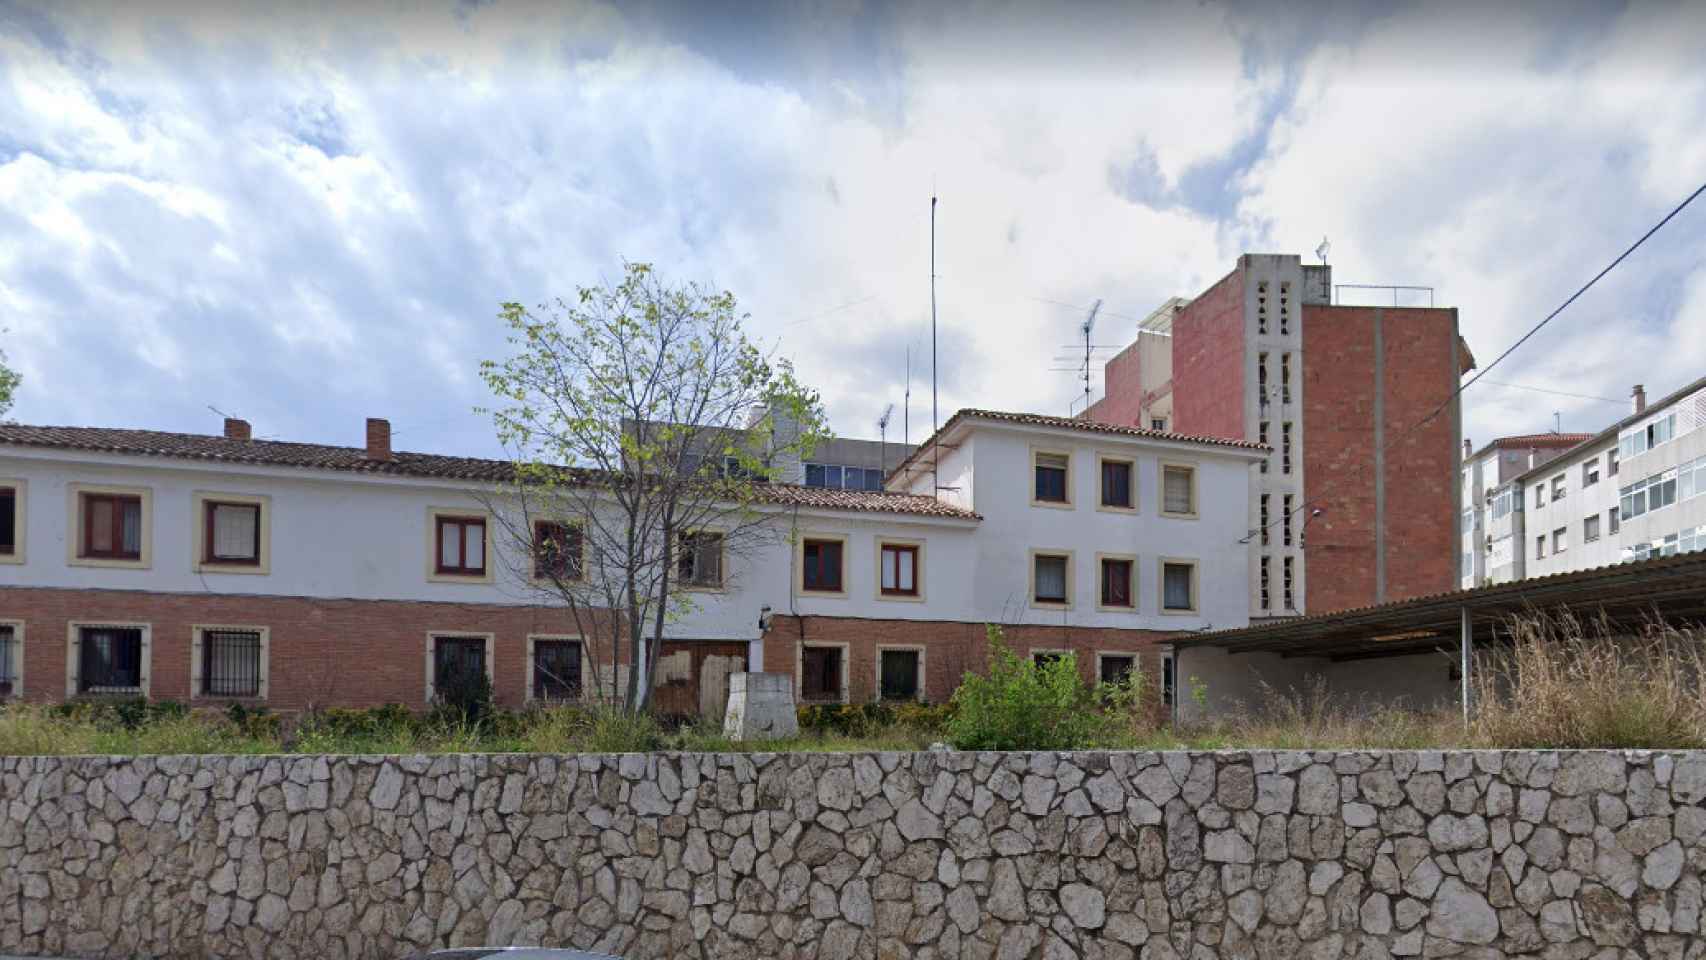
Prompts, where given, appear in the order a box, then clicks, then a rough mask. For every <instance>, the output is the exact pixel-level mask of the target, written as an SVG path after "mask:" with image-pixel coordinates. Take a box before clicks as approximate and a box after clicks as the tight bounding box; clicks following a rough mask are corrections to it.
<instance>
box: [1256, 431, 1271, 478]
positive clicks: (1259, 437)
mask: <svg viewBox="0 0 1706 960" xmlns="http://www.w3.org/2000/svg"><path fill="white" fill-rule="evenodd" d="M1256 442H1257V443H1260V444H1261V445H1262V446H1264V447H1265V446H1267V445H1268V421H1266V420H1263V421H1262V422H1261V423H1259V424H1257V425H1256ZM1268 459H1269V458H1267V457H1263V458H1262V465H1261V467H1260V469H1261V472H1263V473H1267V472H1268Z"/></svg>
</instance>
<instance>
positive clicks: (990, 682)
mask: <svg viewBox="0 0 1706 960" xmlns="http://www.w3.org/2000/svg"><path fill="white" fill-rule="evenodd" d="M988 635H989V675H988V676H986V677H985V676H978V675H977V674H975V673H967V674H966V675H965V679H964V680H962V681H961V682H960V687H959V689H958V690H955V691H954V700H953V703H954V714H953V718H952V719H951V720H950V721H949V722H948V735H949V737H950V738H951V740H952V741H953V744H954V746H955V747H958V748H959V749H961V750H1073V749H1081V748H1084V747H1088V746H1091V745H1093V744H1094V743H1096V742H1098V741H1099V740H1100V739H1102V737H1103V736H1105V734H1106V733H1107V719H1106V717H1105V716H1104V715H1103V713H1102V712H1101V711H1100V710H1099V709H1098V708H1097V704H1096V702H1095V697H1094V695H1093V692H1092V691H1091V689H1090V688H1089V687H1088V686H1086V685H1085V684H1084V682H1083V681H1082V680H1080V679H1079V677H1078V658H1077V657H1076V656H1075V655H1073V654H1070V653H1069V654H1067V655H1065V656H1062V657H1058V658H1055V659H1053V660H1050V661H1048V662H1047V663H1044V664H1042V665H1038V664H1036V663H1035V662H1033V661H1031V660H1030V659H1028V658H1021V657H1019V656H1018V655H1016V654H1014V653H1013V651H1012V650H1010V649H1008V647H1007V643H1006V640H1005V638H1004V636H1003V634H1002V632H1001V628H1000V627H998V626H995V625H993V624H992V625H990V626H989V628H988Z"/></svg>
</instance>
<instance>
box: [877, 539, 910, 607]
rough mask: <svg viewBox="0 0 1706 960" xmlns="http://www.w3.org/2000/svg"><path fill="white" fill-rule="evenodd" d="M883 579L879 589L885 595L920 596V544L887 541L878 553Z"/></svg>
mask: <svg viewBox="0 0 1706 960" xmlns="http://www.w3.org/2000/svg"><path fill="white" fill-rule="evenodd" d="M878 559H879V561H880V562H881V564H882V570H881V575H882V579H881V580H879V581H878V587H877V589H878V590H879V591H880V592H881V593H882V595H883V596H885V597H916V596H918V546H917V545H916V544H910V543H885V544H883V545H882V550H881V552H880V553H879V554H878Z"/></svg>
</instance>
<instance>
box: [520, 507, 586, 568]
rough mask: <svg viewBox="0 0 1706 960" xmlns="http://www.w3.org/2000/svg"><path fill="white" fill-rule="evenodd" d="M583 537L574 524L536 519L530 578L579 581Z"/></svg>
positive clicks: (584, 543) (584, 544)
mask: <svg viewBox="0 0 1706 960" xmlns="http://www.w3.org/2000/svg"><path fill="white" fill-rule="evenodd" d="M585 541H586V538H585V537H584V536H583V535H582V533H581V528H580V527H579V526H578V525H576V524H570V523H558V522H556V521H553V520H539V521H536V522H535V523H534V524H533V578H534V579H535V580H579V579H580V578H581V576H582V574H583V573H584V571H585V567H584V563H585V560H584V556H583V554H584V552H585V549H586V542H585Z"/></svg>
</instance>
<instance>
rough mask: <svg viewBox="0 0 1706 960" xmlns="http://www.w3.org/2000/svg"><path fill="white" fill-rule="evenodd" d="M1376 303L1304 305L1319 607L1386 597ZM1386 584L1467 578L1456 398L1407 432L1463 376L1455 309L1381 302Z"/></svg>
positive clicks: (1427, 588)
mask: <svg viewBox="0 0 1706 960" xmlns="http://www.w3.org/2000/svg"><path fill="white" fill-rule="evenodd" d="M1375 309H1376V308H1374V307H1345V306H1324V305H1306V306H1304V308H1303V384H1304V390H1303V470H1304V496H1305V499H1306V500H1307V501H1309V502H1310V503H1311V504H1313V505H1314V506H1316V507H1319V508H1320V509H1322V510H1323V511H1324V512H1323V514H1322V515H1321V516H1320V517H1317V518H1315V519H1314V520H1311V521H1310V522H1309V526H1308V530H1307V534H1306V536H1307V540H1306V544H1307V546H1306V550H1307V558H1308V578H1307V586H1306V594H1305V601H1306V603H1307V609H1308V610H1309V612H1311V613H1325V612H1328V611H1331V610H1340V609H1345V608H1347V607H1357V606H1365V605H1367V604H1371V603H1375V602H1378V600H1379V599H1380V598H1379V597H1378V596H1377V591H1376V586H1377V583H1376V556H1375V470H1374V448H1375V430H1374V413H1375V377H1374V317H1375ZM1381 313H1382V317H1383V320H1382V324H1381V330H1382V341H1383V345H1384V349H1383V351H1382V352H1383V354H1384V368H1385V375H1384V378H1383V383H1382V384H1381V386H1382V388H1383V389H1384V394H1385V395H1384V410H1383V416H1382V419H1383V420H1384V425H1385V437H1386V458H1385V461H1386V462H1385V469H1384V471H1383V474H1384V479H1385V485H1386V550H1385V553H1386V593H1385V597H1384V599H1385V600H1399V599H1403V598H1405V597H1413V596H1419V595H1422V594H1428V593H1438V592H1441V591H1446V590H1451V589H1454V588H1455V587H1456V583H1457V576H1456V574H1457V550H1458V547H1457V542H1458V541H1457V532H1456V531H1457V501H1456V491H1457V482H1458V476H1457V471H1456V469H1455V464H1456V457H1457V454H1458V448H1457V437H1456V424H1457V417H1458V413H1457V410H1456V407H1455V405H1454V406H1453V407H1452V408H1449V409H1447V410H1446V411H1445V412H1444V413H1442V414H1441V415H1440V416H1439V417H1438V418H1437V419H1435V420H1434V421H1432V422H1431V423H1430V424H1429V425H1428V426H1426V427H1424V428H1420V429H1417V430H1415V431H1413V432H1410V433H1408V435H1406V431H1408V430H1410V428H1411V426H1412V425H1413V424H1415V423H1416V422H1417V421H1419V420H1421V419H1422V418H1423V417H1425V416H1427V415H1428V414H1429V413H1431V412H1432V411H1433V410H1434V408H1435V407H1437V406H1438V405H1439V403H1440V402H1441V401H1442V400H1444V399H1445V398H1446V397H1447V396H1449V395H1450V393H1451V391H1452V390H1454V389H1455V388H1456V386H1457V379H1458V378H1457V372H1456V371H1455V370H1454V368H1453V365H1452V346H1453V344H1454V343H1455V342H1456V340H1457V315H1456V311H1455V310H1450V309H1407V308H1390V307H1388V308H1382V310H1381Z"/></svg>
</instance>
